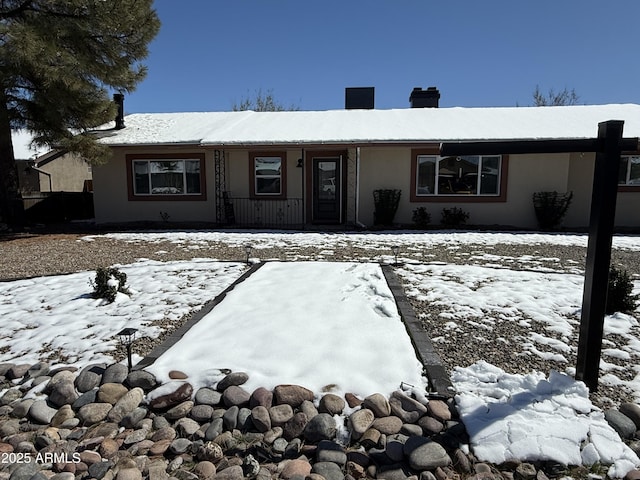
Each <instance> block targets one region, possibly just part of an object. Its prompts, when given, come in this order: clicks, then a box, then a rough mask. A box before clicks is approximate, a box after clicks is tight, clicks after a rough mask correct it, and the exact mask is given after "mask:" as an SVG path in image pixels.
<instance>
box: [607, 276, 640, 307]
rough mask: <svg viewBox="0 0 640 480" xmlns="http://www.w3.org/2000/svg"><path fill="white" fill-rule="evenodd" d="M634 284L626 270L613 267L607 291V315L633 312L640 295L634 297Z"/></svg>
mask: <svg viewBox="0 0 640 480" xmlns="http://www.w3.org/2000/svg"><path fill="white" fill-rule="evenodd" d="M631 292H633V282H632V281H631V277H629V274H628V273H627V271H626V270H618V269H617V268H616V267H611V270H609V285H608V290H607V306H606V308H605V310H606V313H607V314H609V315H610V314H612V313H615V312H633V311H634V310H635V309H636V303H637V301H638V298H639V297H640V295H632V294H631Z"/></svg>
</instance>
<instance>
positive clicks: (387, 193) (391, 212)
mask: <svg viewBox="0 0 640 480" xmlns="http://www.w3.org/2000/svg"><path fill="white" fill-rule="evenodd" d="M401 194H402V192H401V191H400V190H394V189H386V190H384V189H381V190H374V191H373V203H374V207H375V210H374V212H373V223H374V224H375V225H391V224H392V223H393V217H395V215H396V211H397V210H398V205H399V204H400V195H401Z"/></svg>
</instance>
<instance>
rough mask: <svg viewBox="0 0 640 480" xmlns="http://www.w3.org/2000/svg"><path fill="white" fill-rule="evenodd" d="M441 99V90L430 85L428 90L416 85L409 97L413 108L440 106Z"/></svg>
mask: <svg viewBox="0 0 640 480" xmlns="http://www.w3.org/2000/svg"><path fill="white" fill-rule="evenodd" d="M439 101H440V91H439V90H438V89H437V88H436V87H429V88H427V89H426V90H423V89H422V88H421V87H416V88H414V89H413V91H412V92H411V96H410V97H409V103H411V108H438V103H439Z"/></svg>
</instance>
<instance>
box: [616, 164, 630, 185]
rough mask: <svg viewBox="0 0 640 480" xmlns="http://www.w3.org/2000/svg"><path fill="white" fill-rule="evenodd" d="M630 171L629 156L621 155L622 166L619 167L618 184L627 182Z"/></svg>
mask: <svg viewBox="0 0 640 480" xmlns="http://www.w3.org/2000/svg"><path fill="white" fill-rule="evenodd" d="M628 171H629V157H620V168H618V185H624V184H626V183H627V173H628Z"/></svg>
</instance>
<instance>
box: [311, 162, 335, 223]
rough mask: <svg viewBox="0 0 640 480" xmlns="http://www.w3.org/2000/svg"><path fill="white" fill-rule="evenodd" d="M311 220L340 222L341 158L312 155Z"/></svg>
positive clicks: (315, 221) (316, 221)
mask: <svg viewBox="0 0 640 480" xmlns="http://www.w3.org/2000/svg"><path fill="white" fill-rule="evenodd" d="M312 169H313V170H312V190H313V222H314V223H341V222H342V186H341V184H342V158H341V157H314V158H313V162H312Z"/></svg>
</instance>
